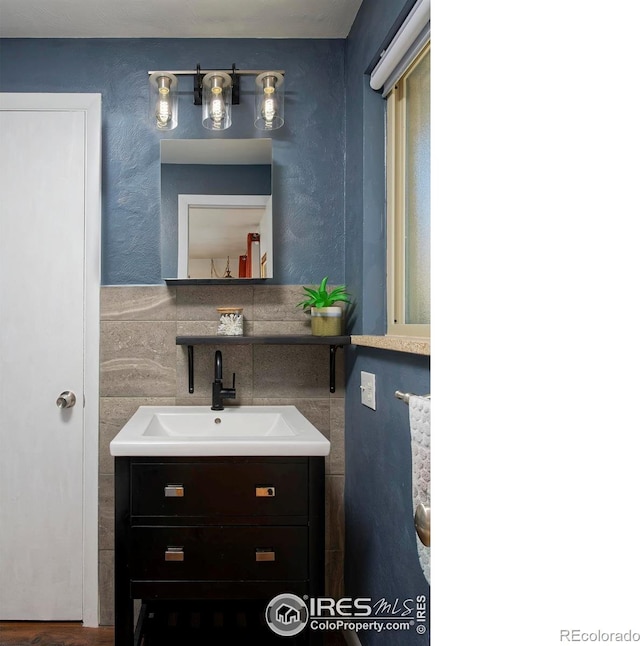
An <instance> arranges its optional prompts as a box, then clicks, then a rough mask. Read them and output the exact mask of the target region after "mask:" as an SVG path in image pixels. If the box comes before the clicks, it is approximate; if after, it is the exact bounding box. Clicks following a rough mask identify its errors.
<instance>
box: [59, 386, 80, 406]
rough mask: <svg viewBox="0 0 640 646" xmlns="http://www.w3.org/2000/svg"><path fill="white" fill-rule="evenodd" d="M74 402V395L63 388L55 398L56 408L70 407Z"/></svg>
mask: <svg viewBox="0 0 640 646" xmlns="http://www.w3.org/2000/svg"><path fill="white" fill-rule="evenodd" d="M75 404H76V395H75V393H72V392H71V391H70V390H65V391H64V392H62V393H60V395H59V397H58V399H56V406H57V407H58V408H72V407H73V406H75Z"/></svg>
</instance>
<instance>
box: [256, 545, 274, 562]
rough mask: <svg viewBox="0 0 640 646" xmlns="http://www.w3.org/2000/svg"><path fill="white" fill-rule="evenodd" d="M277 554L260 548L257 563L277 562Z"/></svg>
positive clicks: (257, 552)
mask: <svg viewBox="0 0 640 646" xmlns="http://www.w3.org/2000/svg"><path fill="white" fill-rule="evenodd" d="M275 560H276V553H275V552H274V551H273V550H272V549H271V548H270V547H269V548H258V549H257V550H256V562H259V561H275Z"/></svg>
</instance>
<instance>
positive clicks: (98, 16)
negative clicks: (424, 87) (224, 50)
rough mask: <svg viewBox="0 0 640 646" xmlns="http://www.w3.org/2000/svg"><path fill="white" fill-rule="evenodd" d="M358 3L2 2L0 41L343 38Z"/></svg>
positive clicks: (248, 0) (271, 0) (277, 0)
mask: <svg viewBox="0 0 640 646" xmlns="http://www.w3.org/2000/svg"><path fill="white" fill-rule="evenodd" d="M361 4H362V0H0V37H1V38H345V37H346V36H347V34H348V33H349V30H350V29H351V25H352V24H353V21H354V19H355V16H356V14H357V12H358V9H359V8H360V5H361Z"/></svg>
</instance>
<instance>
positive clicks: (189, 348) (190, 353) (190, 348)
mask: <svg viewBox="0 0 640 646" xmlns="http://www.w3.org/2000/svg"><path fill="white" fill-rule="evenodd" d="M187 356H188V360H189V392H190V393H191V394H193V390H194V389H193V346H192V345H188V346H187Z"/></svg>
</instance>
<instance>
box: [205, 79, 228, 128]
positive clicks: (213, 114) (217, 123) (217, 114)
mask: <svg viewBox="0 0 640 646" xmlns="http://www.w3.org/2000/svg"><path fill="white" fill-rule="evenodd" d="M226 114H227V111H226V110H225V109H224V99H223V98H222V89H221V88H219V87H214V88H212V90H211V102H210V104H209V118H210V119H211V120H212V121H213V127H214V128H216V129H219V128H221V127H222V123H223V121H224V118H225V116H226Z"/></svg>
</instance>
